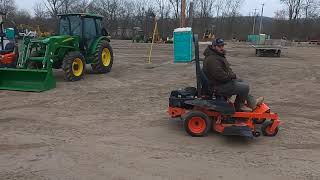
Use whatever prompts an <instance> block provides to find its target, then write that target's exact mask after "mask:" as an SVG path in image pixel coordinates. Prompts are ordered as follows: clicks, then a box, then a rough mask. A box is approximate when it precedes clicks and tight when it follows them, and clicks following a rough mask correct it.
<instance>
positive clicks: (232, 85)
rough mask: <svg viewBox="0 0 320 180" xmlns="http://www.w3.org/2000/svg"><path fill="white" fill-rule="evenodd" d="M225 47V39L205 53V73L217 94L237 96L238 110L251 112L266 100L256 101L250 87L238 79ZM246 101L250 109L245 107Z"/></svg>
mask: <svg viewBox="0 0 320 180" xmlns="http://www.w3.org/2000/svg"><path fill="white" fill-rule="evenodd" d="M224 45H225V44H224V40H223V39H216V40H214V41H213V42H212V45H210V46H208V48H207V49H206V50H205V52H204V56H205V59H204V62H203V71H204V73H205V75H206V76H207V77H208V80H209V86H213V87H215V90H216V91H217V92H219V93H220V94H223V95H226V96H230V97H231V96H232V95H237V98H236V101H235V107H236V110H238V111H244V112H251V111H252V110H253V109H255V108H256V107H257V105H260V104H261V103H262V102H263V100H264V98H263V97H260V98H258V99H257V100H255V99H254V98H253V97H252V96H251V95H249V85H248V84H247V83H245V82H244V81H242V80H240V79H237V75H236V74H235V73H234V72H233V71H232V69H231V67H230V64H229V62H228V61H227V59H226V57H225V55H226V51H225V50H224ZM245 101H247V102H248V106H249V107H248V106H246V105H245Z"/></svg>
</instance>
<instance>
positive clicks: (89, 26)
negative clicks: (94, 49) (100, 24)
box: [83, 18, 97, 40]
mask: <svg viewBox="0 0 320 180" xmlns="http://www.w3.org/2000/svg"><path fill="white" fill-rule="evenodd" d="M83 35H84V38H85V39H86V40H92V39H95V38H96V37H97V31H96V23H95V21H94V19H93V18H84V33H83Z"/></svg>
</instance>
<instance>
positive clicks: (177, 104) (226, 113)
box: [168, 35, 280, 138]
mask: <svg viewBox="0 0 320 180" xmlns="http://www.w3.org/2000/svg"><path fill="white" fill-rule="evenodd" d="M194 45H195V64H196V75H197V87H196V88H195V87H187V88H184V89H180V90H175V91H172V92H171V95H170V98H169V108H168V113H169V115H170V116H171V117H172V118H179V117H180V118H181V119H182V120H183V126H184V129H185V131H186V132H187V133H188V134H189V135H191V136H196V137H199V136H206V135H207V134H208V132H209V131H210V130H211V129H213V130H214V131H216V132H218V133H221V134H223V135H230V136H244V137H250V138H253V137H258V136H260V135H261V132H262V134H263V135H265V136H275V135H276V134H277V133H278V130H279V128H278V126H279V124H280V120H279V117H278V115H277V114H276V113H272V112H271V110H270V108H269V107H268V106H267V105H266V104H265V103H263V102H262V101H263V99H261V98H259V99H258V100H253V101H252V102H248V101H250V100H251V99H250V95H248V92H249V90H248V89H249V88H248V86H245V85H244V84H245V83H243V82H242V81H235V82H236V83H234V84H236V85H237V83H239V84H241V85H239V86H234V87H241V88H243V89H240V91H228V90H230V89H231V90H233V89H232V88H234V87H232V86H231V85H230V87H232V88H230V87H226V91H223V90H222V91H219V90H221V89H223V86H222V85H223V84H218V85H217V84H214V83H212V82H210V80H209V79H208V77H207V74H206V73H205V71H204V68H205V67H206V66H207V65H205V64H204V65H203V69H202V68H201V66H200V58H199V43H198V36H197V35H194ZM206 52H207V53H208V50H206ZM207 53H205V54H207ZM209 54H210V53H209ZM208 57H210V55H209V56H207V58H206V59H207V60H204V63H208V60H210V58H208ZM208 65H209V67H210V66H211V64H210V63H208ZM224 68H230V67H229V64H228V66H225V67H224ZM229 70H230V69H229ZM228 72H229V73H230V72H232V71H228ZM208 75H211V74H209V73H208ZM227 75H228V77H229V78H230V80H234V79H235V77H234V76H235V75H234V74H231V73H230V74H227ZM231 77H232V78H231ZM216 85H217V86H216ZM219 86H220V87H219ZM244 87H245V88H244ZM227 88H229V89H227ZM234 89H236V88H234ZM237 90H238V89H237ZM225 92H226V93H225ZM238 92H241V93H238ZM224 93H225V94H224ZM239 94H240V95H241V96H240V98H239V97H238V98H237V100H236V102H235V103H233V102H231V101H230V100H229V99H230V97H231V96H232V95H239ZM250 103H251V107H252V108H253V109H250V108H244V106H248V105H249V104H250ZM237 106H238V107H237ZM240 110H245V111H249V110H251V111H250V112H244V111H240ZM258 124H262V126H261V130H258V128H257V125H258Z"/></svg>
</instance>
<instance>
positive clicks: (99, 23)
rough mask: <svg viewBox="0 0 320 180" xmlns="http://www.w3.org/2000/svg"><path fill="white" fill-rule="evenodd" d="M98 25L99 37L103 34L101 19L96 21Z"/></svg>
mask: <svg viewBox="0 0 320 180" xmlns="http://www.w3.org/2000/svg"><path fill="white" fill-rule="evenodd" d="M96 23H97V30H98V31H97V32H98V35H99V36H100V35H101V34H102V32H101V30H102V22H101V19H96Z"/></svg>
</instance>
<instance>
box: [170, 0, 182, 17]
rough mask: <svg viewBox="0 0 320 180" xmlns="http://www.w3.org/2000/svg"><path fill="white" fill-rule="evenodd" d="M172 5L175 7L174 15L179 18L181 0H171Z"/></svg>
mask: <svg viewBox="0 0 320 180" xmlns="http://www.w3.org/2000/svg"><path fill="white" fill-rule="evenodd" d="M169 2H170V4H171V6H172V7H173V9H174V17H175V19H179V17H180V11H179V9H180V5H181V0H169Z"/></svg>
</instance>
